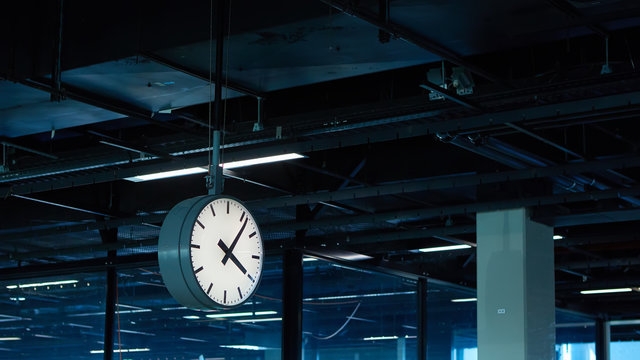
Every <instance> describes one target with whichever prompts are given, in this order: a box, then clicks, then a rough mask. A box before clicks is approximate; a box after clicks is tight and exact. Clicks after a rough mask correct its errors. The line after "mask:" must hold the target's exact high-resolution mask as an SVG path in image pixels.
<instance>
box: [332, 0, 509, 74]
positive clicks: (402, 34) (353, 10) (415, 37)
mask: <svg viewBox="0 0 640 360" xmlns="http://www.w3.org/2000/svg"><path fill="white" fill-rule="evenodd" d="M320 1H322V2H323V3H325V4H327V5H329V6H331V7H333V8H335V9H338V10H340V11H342V12H344V13H346V14H349V15H351V16H354V17H357V18H359V19H361V20H363V21H366V22H368V23H370V24H371V25H373V26H375V27H377V28H378V29H380V30H384V31H386V32H388V33H390V34H392V35H393V36H395V37H398V38H402V39H405V40H406V41H408V42H410V43H412V44H415V45H416V46H419V47H421V48H422V49H424V50H427V51H429V52H430V53H432V54H434V55H437V56H439V57H441V58H443V59H445V60H448V61H450V62H452V63H454V64H456V65H458V66H462V67H465V68H467V69H468V70H469V71H471V72H473V73H475V74H478V75H480V76H482V77H483V78H485V79H487V80H490V81H493V82H496V83H504V81H502V80H501V79H499V78H498V77H497V76H496V75H494V74H491V73H489V72H488V71H486V70H484V69H481V68H480V67H478V66H476V65H474V64H471V63H469V62H468V61H466V60H464V59H463V58H462V57H461V56H460V55H458V54H456V53H455V52H453V51H451V50H450V49H447V48H445V47H444V46H442V45H440V44H438V43H436V42H435V41H433V40H430V39H427V38H426V37H425V36H422V35H420V34H418V33H417V32H415V31H413V30H410V29H409V28H406V27H404V26H402V25H398V24H395V23H393V22H391V21H384V20H381V19H380V17H379V16H378V14H376V13H374V12H372V11H370V10H368V9H366V8H364V7H360V6H354V5H353V4H352V3H349V2H346V1H340V0H320Z"/></svg>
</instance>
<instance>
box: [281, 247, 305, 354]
mask: <svg viewBox="0 0 640 360" xmlns="http://www.w3.org/2000/svg"><path fill="white" fill-rule="evenodd" d="M282 272H283V277H284V279H283V284H282V295H283V298H282V360H301V359H302V252H301V251H300V250H298V249H287V250H285V252H284V259H283V266H282Z"/></svg>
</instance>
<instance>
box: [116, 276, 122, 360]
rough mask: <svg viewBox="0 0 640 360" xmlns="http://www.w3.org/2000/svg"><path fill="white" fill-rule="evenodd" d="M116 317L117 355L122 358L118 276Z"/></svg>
mask: <svg viewBox="0 0 640 360" xmlns="http://www.w3.org/2000/svg"><path fill="white" fill-rule="evenodd" d="M116 319H117V323H118V355H119V359H120V360H122V342H121V341H120V300H119V299H118V277H117V276H116Z"/></svg>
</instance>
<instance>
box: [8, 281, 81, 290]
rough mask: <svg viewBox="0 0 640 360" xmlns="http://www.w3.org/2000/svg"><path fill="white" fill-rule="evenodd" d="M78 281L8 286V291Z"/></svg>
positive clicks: (68, 282) (69, 282)
mask: <svg viewBox="0 0 640 360" xmlns="http://www.w3.org/2000/svg"><path fill="white" fill-rule="evenodd" d="M77 282H78V280H60V281H49V282H42V283H32V284H18V285H7V289H18V288H20V289H24V288H32V287H41V286H51V285H66V284H75V283H77Z"/></svg>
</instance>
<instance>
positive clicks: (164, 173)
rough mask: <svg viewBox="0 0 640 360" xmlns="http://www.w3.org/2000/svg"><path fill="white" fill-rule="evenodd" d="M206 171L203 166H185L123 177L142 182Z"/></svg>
mask: <svg viewBox="0 0 640 360" xmlns="http://www.w3.org/2000/svg"><path fill="white" fill-rule="evenodd" d="M206 172H207V169H205V168H201V167H193V168H187V169H179V170H171V171H162V172H157V173H153V174H145V175H138V176H132V177H128V178H125V180H129V181H133V182H142V181H151V180H158V179H166V178H172V177H178V176H185V175H193V174H202V173H206Z"/></svg>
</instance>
